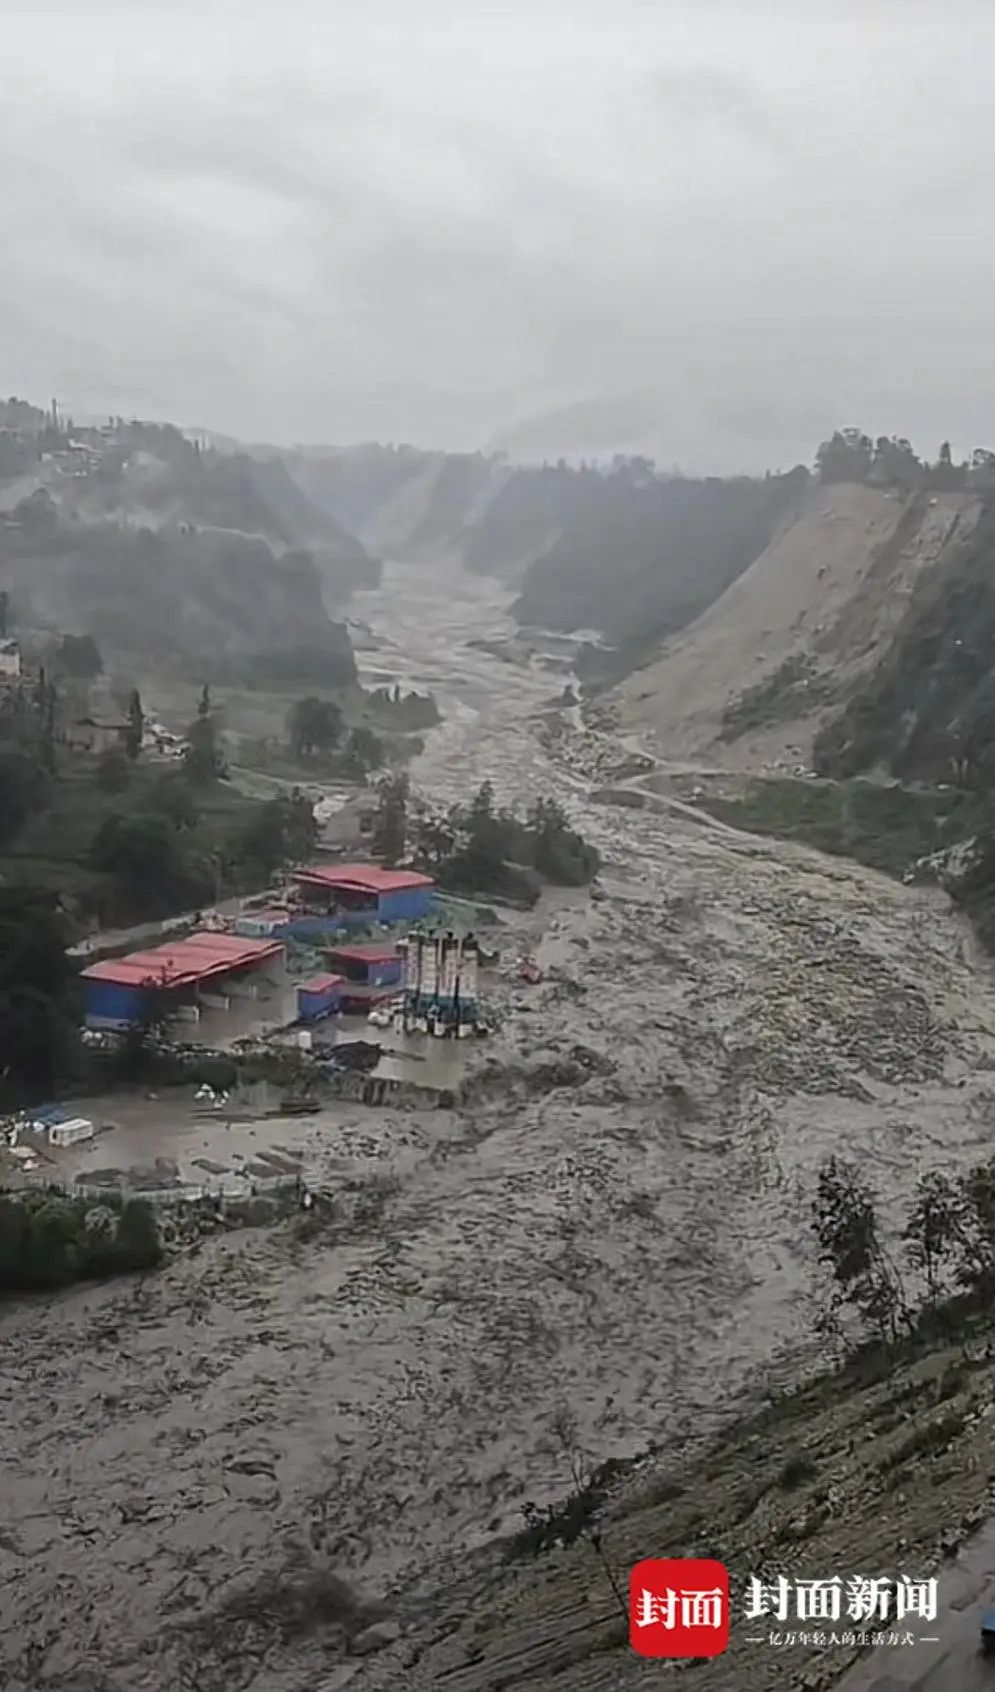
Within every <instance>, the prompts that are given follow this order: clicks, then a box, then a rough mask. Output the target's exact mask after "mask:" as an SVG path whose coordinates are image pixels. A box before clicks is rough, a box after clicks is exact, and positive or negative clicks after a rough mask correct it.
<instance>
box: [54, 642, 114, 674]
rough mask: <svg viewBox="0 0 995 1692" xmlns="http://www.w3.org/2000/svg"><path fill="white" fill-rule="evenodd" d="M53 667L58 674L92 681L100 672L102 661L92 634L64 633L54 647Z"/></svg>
mask: <svg viewBox="0 0 995 1692" xmlns="http://www.w3.org/2000/svg"><path fill="white" fill-rule="evenodd" d="M55 667H56V669H57V670H58V671H59V673H60V675H63V676H71V677H73V678H74V679H75V680H78V681H93V680H94V679H95V677H97V676H99V675H101V674H102V672H103V668H104V661H103V658H102V657H101V656H100V648H99V646H98V645H97V643H96V641H95V640H94V638H93V636H92V635H89V634H82V635H75V634H64V635H63V636H62V639H61V640H60V642H59V644H58V647H57V648H56V652H55Z"/></svg>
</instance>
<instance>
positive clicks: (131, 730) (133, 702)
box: [125, 687, 145, 759]
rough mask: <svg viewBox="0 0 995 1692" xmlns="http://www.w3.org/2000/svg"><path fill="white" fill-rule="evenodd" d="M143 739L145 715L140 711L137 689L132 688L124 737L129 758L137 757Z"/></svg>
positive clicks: (140, 700) (140, 701)
mask: <svg viewBox="0 0 995 1692" xmlns="http://www.w3.org/2000/svg"><path fill="white" fill-rule="evenodd" d="M144 737H145V713H144V711H143V710H142V696H141V694H140V693H139V691H138V689H137V687H133V688H132V690H131V698H130V699H129V700H128V733H127V735H126V737H125V751H126V752H127V754H128V757H129V758H131V759H135V758H137V757H138V755H139V753H140V752H141V750H142V741H143V739H144Z"/></svg>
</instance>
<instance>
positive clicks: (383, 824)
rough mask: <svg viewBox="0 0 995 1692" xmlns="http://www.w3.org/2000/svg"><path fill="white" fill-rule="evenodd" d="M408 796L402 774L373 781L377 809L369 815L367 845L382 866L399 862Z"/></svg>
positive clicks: (405, 839) (406, 824)
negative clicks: (375, 784) (370, 823)
mask: <svg viewBox="0 0 995 1692" xmlns="http://www.w3.org/2000/svg"><path fill="white" fill-rule="evenodd" d="M408 794H409V783H408V778H407V776H406V775H390V776H384V777H383V778H382V779H381V780H380V781H378V782H377V808H376V811H375V812H374V815H373V830H372V835H371V839H370V845H371V847H372V849H373V852H374V853H375V855H376V856H377V857H378V858H382V859H383V861H384V863H386V864H396V863H399V862H400V860H401V858H403V856H404V850H405V847H406V845H407V836H408Z"/></svg>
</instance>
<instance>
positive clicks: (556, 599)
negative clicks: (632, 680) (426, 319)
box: [289, 446, 808, 672]
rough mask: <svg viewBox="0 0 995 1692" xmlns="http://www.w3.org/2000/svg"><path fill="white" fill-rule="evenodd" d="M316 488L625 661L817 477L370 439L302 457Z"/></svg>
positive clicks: (311, 491)
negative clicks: (523, 461) (592, 636)
mask: <svg viewBox="0 0 995 1692" xmlns="http://www.w3.org/2000/svg"><path fill="white" fill-rule="evenodd" d="M289 462H290V464H291V467H292V469H293V472H294V475H295V476H296V478H297V479H298V481H299V482H300V484H301V486H302V487H303V488H304V489H305V491H306V492H307V493H308V495H309V497H310V498H311V499H312V500H314V501H315V502H316V503H320V504H321V505H322V506H323V508H324V509H326V510H328V511H330V512H333V513H334V514H335V515H336V516H337V517H338V518H340V519H341V520H342V521H343V522H345V523H346V524H348V525H349V526H350V527H351V528H353V529H355V531H356V532H357V533H358V534H360V535H361V536H362V538H363V540H364V541H365V542H366V544H367V545H369V546H371V547H373V548H374V549H375V550H376V551H377V552H379V553H382V554H384V555H385V556H388V557H392V558H398V559H413V560H424V561H425V562H426V563H428V562H435V563H439V562H440V561H448V562H458V563H461V564H463V565H465V566H466V567H467V568H468V569H470V570H473V571H477V572H484V573H486V574H489V575H495V576H498V577H501V578H503V579H505V580H507V581H509V582H514V583H516V584H518V585H519V586H520V589H521V591H520V594H519V597H518V599H517V600H516V602H515V605H514V608H513V611H514V615H515V616H516V617H517V619H518V621H519V622H520V623H523V624H537V625H539V626H541V627H543V628H550V629H558V630H565V631H572V630H577V629H591V630H596V631H599V632H600V633H601V634H603V635H604V636H605V637H606V639H607V640H608V641H609V642H611V643H612V645H613V646H615V647H616V648H617V649H618V652H617V665H618V668H619V669H620V670H621V671H623V672H624V671H625V670H626V669H629V668H631V667H632V665H633V663H635V662H636V661H637V658H638V656H639V654H641V653H642V652H644V651H645V649H646V647H647V644H648V643H651V642H653V641H654V640H659V639H661V638H663V637H664V636H666V635H667V634H669V633H670V632H672V631H673V630H675V629H679V628H682V627H683V626H684V624H686V623H687V622H689V621H690V620H691V619H692V618H693V617H696V616H697V615H698V614H699V613H700V612H701V611H702V610H704V608H705V607H706V606H707V605H709V604H710V603H711V601H712V600H713V599H714V598H715V597H716V595H717V594H720V593H721V592H722V591H723V589H724V588H726V587H727V586H728V584H729V583H730V582H732V581H734V580H735V578H736V577H737V576H738V575H739V574H740V572H741V571H743V570H745V569H746V568H747V567H748V565H749V564H751V563H752V561H753V559H754V558H755V557H756V556H757V554H758V553H759V552H761V551H762V550H763V548H764V547H765V546H766V545H767V544H768V542H769V541H770V540H771V538H772V536H773V535H774V534H775V533H776V532H777V530H778V528H779V526H780V525H781V524H783V523H784V522H785V521H788V520H790V518H791V516H792V514H793V513H794V510H795V508H796V506H797V502H798V500H799V498H800V497H801V495H802V494H803V492H804V489H805V486H806V484H807V481H808V473H807V472H806V471H805V470H804V469H803V468H798V469H797V470H794V471H792V472H791V473H790V474H788V475H784V476H781V475H778V476H769V477H765V478H750V477H734V478H730V479H728V480H724V481H723V480H720V479H719V478H716V477H706V478H699V479H696V478H693V477H684V476H665V475H661V474H659V473H658V472H657V471H656V470H655V469H654V468H653V466H652V465H651V464H650V463H649V461H648V460H646V459H640V458H635V459H627V458H623V457H619V458H618V459H616V460H615V461H614V462H613V463H612V464H611V465H610V466H602V467H598V466H593V465H581V466H572V465H568V464H566V463H565V462H563V461H562V460H561V461H560V462H559V463H558V464H543V465H531V466H527V465H510V464H508V463H507V462H506V461H505V460H504V459H503V458H501V457H487V456H485V455H483V454H481V453H462V454H456V453H429V452H420V451H418V450H417V449H415V448H413V447H381V446H365V447H350V448H345V449H343V450H342V451H340V452H332V451H327V452H318V451H315V452H312V453H298V454H296V455H293V456H292V457H291V459H290V460H289Z"/></svg>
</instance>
